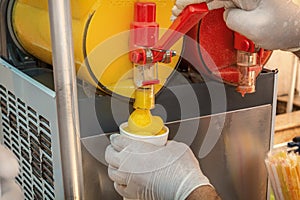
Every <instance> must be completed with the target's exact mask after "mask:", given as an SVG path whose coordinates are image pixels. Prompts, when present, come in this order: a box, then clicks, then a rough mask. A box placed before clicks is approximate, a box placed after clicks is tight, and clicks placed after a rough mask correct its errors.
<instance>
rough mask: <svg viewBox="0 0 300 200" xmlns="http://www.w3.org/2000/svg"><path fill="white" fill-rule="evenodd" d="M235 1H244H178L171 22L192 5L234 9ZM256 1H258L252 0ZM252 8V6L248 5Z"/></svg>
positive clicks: (210, 8)
mask: <svg viewBox="0 0 300 200" xmlns="http://www.w3.org/2000/svg"><path fill="white" fill-rule="evenodd" d="M234 1H242V0H233V1H231V0H176V2H175V5H174V6H173V8H172V16H171V20H172V21H174V20H175V19H176V18H177V17H178V15H179V14H180V13H181V12H182V10H183V9H184V8H185V7H186V6H188V5H190V4H197V3H204V2H206V3H207V7H208V9H209V10H214V9H218V8H222V7H233V6H234ZM252 1H256V0H252ZM248 6H249V7H250V5H248Z"/></svg>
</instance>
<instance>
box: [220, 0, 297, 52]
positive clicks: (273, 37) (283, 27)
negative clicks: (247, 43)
mask: <svg viewBox="0 0 300 200" xmlns="http://www.w3.org/2000/svg"><path fill="white" fill-rule="evenodd" d="M247 1H250V0H244V2H247ZM224 20H225V21H226V24H227V26H228V27H229V28H230V29H232V30H234V31H236V32H238V33H241V34H242V35H244V36H246V37H247V38H249V39H250V40H252V41H253V42H254V43H255V44H256V45H258V46H259V47H262V48H265V49H269V50H275V49H282V50H291V51H292V50H293V49H294V48H296V49H297V48H299V47H300V6H299V5H297V4H295V3H294V1H292V0H261V1H260V3H259V5H258V7H257V8H255V9H254V10H251V11H245V10H242V9H237V8H230V9H227V10H226V11H225V13H224ZM296 49H294V50H296Z"/></svg>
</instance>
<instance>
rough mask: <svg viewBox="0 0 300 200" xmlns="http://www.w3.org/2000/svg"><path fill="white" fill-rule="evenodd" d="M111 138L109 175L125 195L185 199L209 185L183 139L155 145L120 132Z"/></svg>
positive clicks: (143, 197)
mask: <svg viewBox="0 0 300 200" xmlns="http://www.w3.org/2000/svg"><path fill="white" fill-rule="evenodd" d="M110 140H111V145H109V146H108V147H107V149H106V152H105V159H106V161H107V162H108V163H109V166H108V175H109V177H110V178H111V179H112V180H113V181H114V186H115V189H116V191H117V192H118V193H119V194H120V195H122V196H123V197H125V198H130V199H144V200H153V199H175V200H178V199H182V200H183V199H185V198H186V197H187V196H188V195H189V194H190V193H191V192H192V191H193V190H194V189H196V188H198V187H200V186H203V185H210V183H209V180H208V179H207V178H206V176H204V175H203V173H202V171H201V169H200V167H199V163H198V161H197V159H196V158H195V156H194V154H193V153H192V151H191V149H190V148H189V147H188V146H187V145H185V144H184V143H179V142H175V141H168V142H167V144H166V145H165V146H155V145H152V144H148V143H145V142H141V141H136V140H132V139H129V138H128V137H126V136H123V135H119V134H113V135H111V137H110Z"/></svg>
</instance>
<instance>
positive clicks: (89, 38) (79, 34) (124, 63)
mask: <svg viewBox="0 0 300 200" xmlns="http://www.w3.org/2000/svg"><path fill="white" fill-rule="evenodd" d="M134 2H135V1H131V0H126V1H125V0H71V12H72V28H73V40H74V41H73V43H74V54H75V64H76V70H77V76H78V77H79V78H80V79H84V80H86V81H88V82H89V83H91V84H92V85H94V86H96V87H98V88H100V89H101V90H103V91H105V92H108V93H111V91H113V92H114V93H117V94H119V95H122V96H126V97H133V95H134V89H135V88H134V84H133V81H132V79H133V77H132V76H133V73H132V70H133V69H132V68H133V65H132V63H131V62H130V60H129V57H128V51H129V46H128V44H129V30H130V23H131V22H132V20H133V8H134ZM140 2H143V1H140ZM152 2H155V3H156V13H157V14H156V20H157V22H158V23H159V26H160V35H162V33H163V32H164V31H165V30H166V29H167V28H168V27H169V26H170V24H171V21H170V16H171V8H172V7H173V5H174V1H173V0H172V1H170V0H153V1H152ZM11 13H12V14H11V23H12V24H11V26H12V30H13V34H14V35H15V36H14V37H15V38H16V40H17V41H18V43H19V44H20V45H21V46H22V48H23V49H25V50H26V51H27V52H28V53H29V54H31V55H33V56H34V57H36V58H38V59H40V60H42V61H44V62H46V63H48V64H51V62H52V57H51V56H52V55H51V38H50V25H49V15H48V5H47V1H41V0H16V1H15V2H14V3H13V5H12V12H11ZM181 46H182V41H179V42H177V43H176V44H175V45H174V46H173V47H172V49H174V50H176V51H177V54H178V55H180V52H181ZM178 59H179V56H176V57H174V58H173V60H172V63H170V64H168V65H166V64H159V67H158V74H159V79H160V81H161V84H160V85H156V86H155V87H156V88H155V93H157V92H158V91H159V90H160V89H161V87H162V85H163V84H164V83H165V81H166V80H167V78H168V77H169V76H170V75H171V73H172V70H173V69H174V68H175V67H176V64H177V62H178Z"/></svg>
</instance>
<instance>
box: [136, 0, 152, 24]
mask: <svg viewBox="0 0 300 200" xmlns="http://www.w3.org/2000/svg"><path fill="white" fill-rule="evenodd" d="M134 21H135V22H155V21H156V5H155V3H151V2H147V3H145V2H144V3H142V2H137V3H135V4H134Z"/></svg>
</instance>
